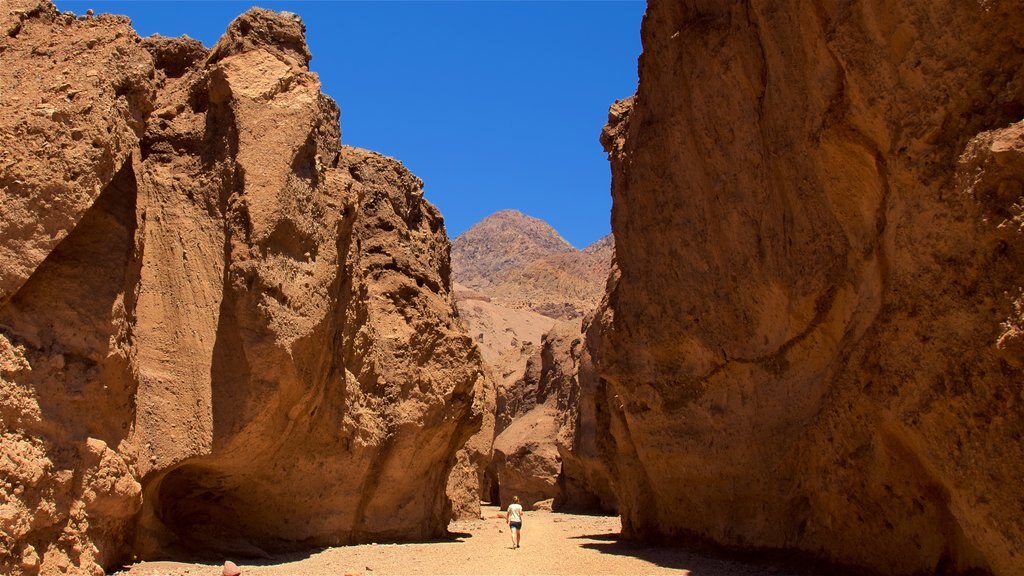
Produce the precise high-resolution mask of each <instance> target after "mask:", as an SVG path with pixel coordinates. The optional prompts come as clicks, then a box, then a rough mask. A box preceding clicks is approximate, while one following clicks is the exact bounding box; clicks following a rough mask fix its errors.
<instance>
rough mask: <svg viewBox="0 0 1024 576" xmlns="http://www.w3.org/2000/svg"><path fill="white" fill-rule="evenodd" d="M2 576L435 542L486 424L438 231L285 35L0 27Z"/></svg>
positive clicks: (28, 18) (31, 20)
mask: <svg viewBox="0 0 1024 576" xmlns="http://www.w3.org/2000/svg"><path fill="white" fill-rule="evenodd" d="M0 29H3V31H4V32H5V34H4V36H3V37H2V39H0V91H2V93H3V94H4V98H2V99H0V144H2V145H0V185H2V188H0V205H2V207H3V214H4V217H3V219H2V221H0V264H2V265H0V446H2V451H3V454H4V455H5V458H3V459H0V497H2V499H0V508H2V510H3V513H2V514H0V533H2V537H0V572H3V573H9V574H35V573H39V572H41V573H54V572H63V571H68V572H71V573H83V574H85V573H89V574H92V573H98V572H99V571H100V569H101V567H106V566H110V565H112V564H115V563H118V562H122V561H124V560H126V559H128V558H130V557H131V555H138V556H140V557H143V558H153V557H159V556H166V555H173V554H176V553H178V552H180V551H188V552H189V553H204V552H218V553H219V552H231V553H235V554H263V553H266V552H270V551H275V550H286V549H293V548H299V547H308V546H313V545H323V544H337V543H345V542H358V541H365V540H370V539H374V540H378V539H401V538H427V537H433V536H437V535H439V534H442V533H443V532H444V531H445V529H446V526H447V522H448V517H449V514H450V509H449V504H448V500H447V498H446V497H445V492H444V488H445V482H446V479H447V475H448V471H449V470H450V469H451V467H452V465H453V463H454V459H455V452H456V450H457V449H458V448H459V447H460V446H461V445H462V444H463V443H465V441H466V440H467V439H468V438H469V437H470V436H471V435H472V434H473V433H474V432H475V430H476V429H477V428H479V426H480V418H481V414H480V407H479V405H477V406H474V396H475V394H476V392H475V390H476V387H477V386H478V384H479V383H480V382H481V381H482V379H483V377H484V376H483V370H482V367H481V363H480V357H479V352H478V351H477V349H476V347H475V346H474V345H473V344H472V341H471V340H470V339H469V338H468V337H467V336H466V335H465V332H464V330H463V328H462V327H461V326H460V325H459V323H458V321H457V320H456V314H455V310H454V302H453V298H452V295H451V289H450V288H451V279H450V263H449V257H448V244H447V240H446V238H445V233H444V227H443V223H442V220H441V217H440V215H439V214H438V212H437V210H436V209H434V208H433V207H432V206H430V205H429V204H428V203H426V202H425V201H424V200H423V198H422V183H421V182H420V181H419V180H418V179H417V178H416V177H414V176H413V175H411V174H409V173H408V172H407V171H406V170H405V169H404V168H403V167H402V166H401V165H400V164H399V163H398V162H396V161H394V160H391V159H388V158H385V157H383V156H379V155H377V154H374V153H372V152H367V151H362V150H357V149H353V148H343V147H341V146H340V144H339V142H340V129H339V126H338V109H337V107H336V106H335V104H334V103H333V102H332V101H331V100H330V99H329V98H327V97H325V96H324V95H322V94H321V93H320V86H319V81H318V79H317V77H316V76H315V75H314V74H312V73H310V72H309V70H308V61H309V58H310V55H309V52H308V50H307V48H306V45H305V40H304V34H303V31H304V29H303V26H302V23H301V22H300V21H299V20H298V18H297V17H295V16H292V15H288V14H285V13H282V14H275V13H272V12H267V11H264V10H259V9H254V10H251V11H250V12H248V13H246V14H245V15H243V16H241V17H240V18H239V19H237V20H236V21H235V22H234V23H232V25H231V26H230V28H229V29H228V31H227V33H226V34H225V36H224V37H223V38H222V39H221V41H220V42H219V43H218V44H217V45H216V46H215V47H214V48H213V49H212V50H206V49H205V48H203V47H202V46H201V45H199V44H198V43H196V42H194V41H189V40H186V39H166V38H151V39H146V40H144V41H143V40H140V39H139V38H138V37H137V35H136V34H135V33H134V31H132V30H131V28H130V27H129V23H128V21H127V20H126V19H123V18H117V17H111V16H101V17H96V18H78V19H76V18H74V17H72V16H70V15H62V14H59V13H58V12H57V11H56V10H55V9H54V8H53V6H51V5H50V4H48V3H46V2H39V1H29V0H19V1H18V2H5V3H4V4H3V5H0Z"/></svg>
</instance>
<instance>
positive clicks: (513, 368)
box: [448, 284, 555, 518]
mask: <svg viewBox="0 0 1024 576" xmlns="http://www.w3.org/2000/svg"><path fill="white" fill-rule="evenodd" d="M455 295H456V305H457V307H458V310H459V320H460V321H461V322H462V324H463V326H464V327H465V329H466V330H467V331H468V332H469V334H470V336H471V337H472V338H473V340H474V342H475V344H476V345H477V347H478V348H479V350H480V355H481V357H482V359H483V361H484V365H485V367H486V370H487V372H488V374H489V375H490V377H489V378H487V379H486V380H485V382H484V383H483V385H481V386H480V387H479V388H478V396H477V401H478V402H479V404H480V408H481V410H482V412H483V415H484V416H483V424H482V425H481V427H480V431H479V432H477V433H476V434H475V435H474V436H473V437H472V438H470V440H469V442H467V443H466V446H465V448H463V449H462V450H460V451H459V453H458V455H457V457H458V463H457V464H456V466H455V468H454V469H453V470H452V476H451V478H450V479H449V482H448V495H449V497H450V498H451V500H452V507H453V514H454V515H455V517H456V518H475V517H479V516H480V502H481V501H482V500H483V501H489V502H497V501H498V500H499V490H498V484H497V478H496V476H495V471H494V467H493V466H492V465H491V460H492V452H493V445H494V437H495V432H496V427H497V422H496V417H497V406H498V397H499V396H500V397H502V398H504V397H506V396H507V395H508V391H509V390H510V389H512V388H513V387H514V386H515V385H516V383H517V382H518V381H520V380H521V378H522V375H523V373H524V371H525V370H526V366H527V361H528V360H529V359H530V357H531V356H532V355H533V354H534V352H535V351H536V350H537V349H539V347H540V344H541V339H542V338H543V335H544V333H545V332H546V331H548V330H550V329H551V327H552V326H553V325H554V324H555V320H553V319H551V318H548V317H547V316H542V315H540V314H536V313H534V312H531V311H529V310H516V309H512V308H506V307H504V306H500V305H498V304H494V303H492V302H491V301H490V298H489V297H488V296H486V295H484V294H481V293H479V292H476V291H474V290H470V289H468V288H466V287H465V286H460V285H459V284H455ZM506 425H507V421H504V422H503V424H502V428H504V426H506Z"/></svg>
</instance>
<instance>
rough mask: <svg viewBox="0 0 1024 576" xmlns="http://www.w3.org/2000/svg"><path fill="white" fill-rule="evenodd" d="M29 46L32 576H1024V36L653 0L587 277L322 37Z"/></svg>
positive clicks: (6, 402) (8, 121)
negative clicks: (375, 111)
mask: <svg viewBox="0 0 1024 576" xmlns="http://www.w3.org/2000/svg"><path fill="white" fill-rule="evenodd" d="M0 30H2V31H3V32H4V34H3V35H2V36H0V212H2V213H0V573H2V574H10V575H18V576H22V575H24V576H36V575H43V576H48V575H51V574H82V575H90V576H95V575H101V574H129V575H132V576H158V575H159V576H164V575H167V576H170V575H184V574H192V575H199V574H209V575H215V574H225V575H228V576H230V575H231V574H234V573H235V572H234V568H233V566H235V565H237V568H238V570H240V571H241V573H242V574H247V575H248V574H255V575H284V574H310V575H317V574H324V575H327V574H332V575H333V574H339V575H340V574H353V575H354V574H360V575H363V576H367V575H369V574H375V575H377V574H508V573H522V574H686V573H692V574H701V575H709V576H728V575H734V576H745V575H748V574H750V575H753V574H793V575H796V574H847V573H848V574H864V575H876V574H877V575H889V574H891V575H898V576H919V575H934V576H957V575H960V576H968V575H971V576H980V575H991V576H1024V487H1022V486H1024V485H1022V483H1021V478H1022V477H1024V385H1022V383H1024V244H1022V238H1021V232H1022V230H1024V226H1022V221H1024V215H1022V214H1024V208H1022V206H1024V2H1022V1H1021V0H969V1H962V0H928V1H925V0H909V1H907V2H902V3H898V4H892V3H884V2H879V1H876V0H848V1H843V2H829V1H817V0H815V1H804V0H799V1H798V0H784V1H781V2H776V1H773V2H769V1H763V0H743V1H741V2H716V1H711V0H688V1H685V2H678V1H672V0H648V2H647V4H646V13H645V15H644V17H643V24H642V26H641V29H640V30H639V35H640V38H641V41H642V49H643V52H642V54H641V55H640V58H639V61H638V76H639V84H638V85H637V86H636V93H635V94H634V95H633V96H631V97H628V98H624V99H622V100H619V101H616V102H608V105H609V106H610V108H609V110H608V116H607V123H606V124H605V126H604V127H603V130H602V129H601V127H600V126H597V125H595V126H594V127H593V129H594V135H595V139H596V138H597V135H598V133H599V134H600V143H601V145H602V146H603V148H604V151H605V152H606V154H607V158H608V161H609V166H610V171H611V189H610V195H611V201H612V204H611V212H610V221H611V232H612V233H611V234H609V235H607V236H605V237H602V238H600V239H598V240H596V241H594V242H593V243H591V244H590V245H588V246H585V247H584V248H582V249H581V248H577V247H575V246H573V244H571V243H570V242H569V241H567V240H566V239H565V238H564V237H563V236H562V235H560V233H559V232H558V231H557V230H556V229H555V228H554V227H552V226H551V225H549V224H548V223H547V222H545V221H543V220H541V219H538V218H534V217H531V216H528V215H526V214H525V213H523V212H522V211H519V210H515V209H507V210H501V211H498V212H496V213H494V214H491V215H490V216H487V217H485V218H483V219H482V220H480V221H479V222H477V223H476V224H475V225H473V226H471V227H469V228H468V229H465V230H464V231H462V232H461V233H460V234H458V235H457V236H456V237H455V238H452V239H449V237H448V230H447V228H446V223H445V219H444V217H443V215H442V214H441V212H440V210H439V209H438V208H436V207H435V206H434V205H433V204H431V203H430V202H428V201H427V200H426V199H425V197H424V190H425V188H426V187H427V186H428V185H429V184H428V183H425V182H424V181H423V180H421V179H420V178H419V177H417V176H416V175H414V174H413V173H412V172H410V171H409V170H408V169H407V168H406V167H405V165H403V164H402V163H401V162H400V161H399V160H396V159H393V158H390V157H388V156H385V155H383V154H379V153H377V152H373V151H370V150H365V149H362V148H358V147H353V146H349V145H347V144H343V142H342V125H341V114H340V110H339V107H338V105H337V104H336V103H335V101H334V100H332V98H331V97H329V96H327V95H326V94H325V93H324V90H323V85H322V83H321V78H320V76H319V75H318V74H317V73H316V72H314V71H312V70H311V68H310V61H311V58H312V57H313V54H312V53H311V51H310V48H309V45H308V44H307V37H306V24H304V22H303V21H302V19H301V18H300V17H299V16H298V15H296V14H293V13H290V12H275V11H271V10H266V9H262V8H252V9H249V10H247V11H245V12H244V13H241V14H239V15H238V17H237V18H236V19H235V20H234V21H233V22H231V24H230V25H229V26H228V27H227V29H226V30H225V31H224V32H223V35H222V36H221V37H220V39H219V40H218V41H217V42H216V43H214V44H212V45H211V46H204V45H203V43H201V42H199V41H197V40H193V39H191V38H188V37H164V36H158V35H153V36H146V37H141V36H140V35H139V34H138V33H137V32H136V31H135V29H133V27H132V23H131V21H130V20H129V19H128V18H126V17H122V16H116V15H109V14H94V13H92V11H91V10H90V11H89V12H88V13H86V14H74V13H72V12H68V11H61V10H59V9H58V8H57V6H55V5H54V4H53V3H51V2H50V1H49V0H0ZM354 89H357V88H354ZM346 118H347V116H346ZM580 245H581V246H582V244H580ZM513 497H516V498H518V499H520V500H521V502H522V504H523V506H524V508H525V510H526V512H525V518H524V526H523V545H522V547H521V548H518V549H516V548H513V547H511V546H510V533H509V526H508V524H507V522H506V520H505V517H504V514H505V512H504V511H505V510H506V507H507V506H508V504H509V503H510V502H511V501H512V499H513ZM225 561H229V562H230V564H225Z"/></svg>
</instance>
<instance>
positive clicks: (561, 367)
mask: <svg viewBox="0 0 1024 576" xmlns="http://www.w3.org/2000/svg"><path fill="white" fill-rule="evenodd" d="M582 344H583V338H582V336H581V334H580V323H579V322H578V321H576V322H559V323H557V324H555V325H554V326H553V327H552V328H551V330H550V331H548V332H547V333H546V334H544V337H543V339H542V341H541V345H540V346H539V347H537V350H536V352H535V353H534V354H533V355H532V356H531V357H530V358H529V359H528V360H527V363H526V369H525V371H524V372H523V374H522V376H521V377H520V378H519V379H518V380H517V381H516V383H515V384H514V385H513V386H510V387H508V388H507V389H501V390H499V395H498V404H497V415H496V419H497V423H498V425H497V428H496V430H497V432H498V435H497V436H496V437H495V439H494V452H493V456H492V462H491V466H492V469H493V473H494V475H495V477H496V481H497V484H498V486H499V493H500V494H499V496H500V498H499V499H500V502H501V503H502V505H507V504H508V503H509V502H511V500H512V496H519V499H520V501H521V502H522V504H523V506H524V507H526V508H527V509H529V508H531V507H533V506H534V505H536V504H537V503H538V502H542V501H546V500H553V502H548V503H547V504H546V505H553V504H558V505H562V504H564V502H565V499H564V498H563V497H562V490H561V488H562V485H563V483H564V480H563V478H562V476H563V462H562V454H563V452H565V451H567V449H568V448H569V447H570V446H572V444H573V436H574V431H575V424H576V406H577V404H578V398H577V397H578V394H579V389H580V388H579V383H578V380H577V374H578V371H579V360H580V353H581V349H582ZM579 491H582V489H580V490H579ZM583 500H585V498H577V499H576V501H578V502H582V501H583Z"/></svg>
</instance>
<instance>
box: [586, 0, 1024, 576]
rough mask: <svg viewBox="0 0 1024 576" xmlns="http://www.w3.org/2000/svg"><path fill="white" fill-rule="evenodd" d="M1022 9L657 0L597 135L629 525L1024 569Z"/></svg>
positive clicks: (862, 556)
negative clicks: (630, 70)
mask: <svg viewBox="0 0 1024 576" xmlns="http://www.w3.org/2000/svg"><path fill="white" fill-rule="evenodd" d="M1022 33H1024V11H1022V10H1021V4H1020V3H1019V2H1012V1H1010V2H949V1H927V2H925V1H911V2H902V3H895V4H894V3H882V2H874V1H869V0H863V1H856V2H840V3H835V2H832V3H829V2H820V3H807V2H795V1H785V2H763V1H760V0H748V1H744V2H712V1H696V2H674V1H669V0H652V1H651V2H650V5H649V8H648V12H647V15H646V17H645V20H644V25H643V32H642V36H643V42H644V54H643V56H642V58H641V60H640V84H639V88H638V91H637V95H636V97H635V99H634V101H633V102H632V106H631V107H630V106H629V104H620V105H617V106H614V107H613V108H612V113H611V114H610V123H609V127H608V129H607V130H606V133H605V135H604V138H603V140H604V142H605V145H606V147H607V148H608V149H609V152H610V155H611V160H612V168H613V197H614V207H613V214H612V226H613V230H614V233H615V238H616V258H617V262H618V272H617V273H616V275H615V277H614V278H613V282H612V284H611V288H610V291H609V294H608V299H607V303H606V305H605V306H604V307H603V309H602V311H601V312H600V313H599V315H598V319H597V321H598V322H599V323H600V325H601V332H602V336H601V338H600V343H599V344H598V345H597V346H596V348H595V350H594V353H595V354H594V355H595V359H596V361H597V365H598V370H599V373H600V374H601V376H602V377H603V378H604V380H605V386H606V390H605V391H604V394H603V396H602V397H601V398H599V399H598V401H599V402H602V403H604V404H605V406H606V408H607V411H608V413H609V415H610V428H611V438H609V439H608V441H609V446H614V449H613V451H612V453H611V454H610V456H611V458H612V462H613V477H614V478H615V491H616V493H617V496H618V499H619V503H620V510H621V512H622V515H623V529H624V532H625V533H626V534H627V535H630V536H633V537H647V536H656V535H675V534H682V533H687V534H693V533H696V534H700V535H703V536H706V537H709V538H711V539H714V540H716V541H718V542H721V543H725V544H729V545H734V546H744V547H766V548H789V549H798V550H803V551H807V552H810V553H814V554H818V555H821V556H823V557H826V558H828V559H831V560H834V561H838V562H841V563H846V564H853V565H859V566H864V567H868V568H872V569H875V570H878V571H881V572H883V573H888V574H913V573H929V574H931V573H943V574H949V573H964V572H968V571H970V570H979V571H982V572H991V573H993V574H1001V575H1007V576H1009V575H1015V574H1020V570H1021V566H1024V556H1022V552H1021V551H1022V550H1024V500H1022V499H1021V490H1020V478H1021V477H1022V476H1024V445H1022V443H1021V438H1022V437H1024V403H1022V400H1024V398H1022V396H1021V387H1020V381H1021V380H1022V377H1024V373H1022V372H1021V367H1022V359H1021V349H1020V347H1019V335H1020V334H1021V331H1020V328H1019V327H1020V326H1021V299H1020V286H1022V285H1024V276H1022V270H1024V257H1022V254H1024V244H1022V240H1021V237H1020V232H1019V230H1020V228H1019V226H1018V220H1019V218H1020V205H1021V194H1022V192H1021V185H1020V181H1021V180H1022V179H1024V173H1022V172H1021V170H1020V167H1021V164H1020V154H1019V153H1020V145H1019V140H1018V139H1017V138H1018V135H1017V134H1018V126H1019V125H1018V124H1015V123H1017V122H1019V121H1020V119H1021V115H1022V113H1024V75H1022V72H1021V71H1022V70H1024V51H1022V50H1021V43H1020V39H1021V37H1022ZM597 392H598V393H600V391H597Z"/></svg>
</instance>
